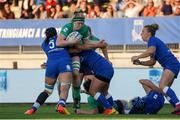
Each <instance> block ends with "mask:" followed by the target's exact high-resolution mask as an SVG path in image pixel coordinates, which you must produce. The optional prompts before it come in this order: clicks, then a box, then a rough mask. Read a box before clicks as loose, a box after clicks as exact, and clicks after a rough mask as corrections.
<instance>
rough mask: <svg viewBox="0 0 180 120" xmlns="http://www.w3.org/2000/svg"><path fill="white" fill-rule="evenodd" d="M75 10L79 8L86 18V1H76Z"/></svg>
mask: <svg viewBox="0 0 180 120" xmlns="http://www.w3.org/2000/svg"><path fill="white" fill-rule="evenodd" d="M76 8H80V9H81V10H82V11H83V13H84V16H85V17H86V16H87V14H88V7H87V1H86V0H78V1H77V4H76Z"/></svg>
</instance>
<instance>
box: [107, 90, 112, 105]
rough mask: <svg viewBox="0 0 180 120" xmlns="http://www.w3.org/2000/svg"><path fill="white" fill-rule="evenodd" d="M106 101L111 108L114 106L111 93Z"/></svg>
mask: <svg viewBox="0 0 180 120" xmlns="http://www.w3.org/2000/svg"><path fill="white" fill-rule="evenodd" d="M106 100H107V101H108V102H109V103H110V104H111V106H113V104H114V101H113V98H112V96H111V95H110V94H109V93H108V94H107V95H106Z"/></svg>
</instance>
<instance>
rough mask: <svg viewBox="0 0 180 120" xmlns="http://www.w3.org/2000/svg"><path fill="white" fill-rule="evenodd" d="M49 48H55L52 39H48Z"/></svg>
mask: <svg viewBox="0 0 180 120" xmlns="http://www.w3.org/2000/svg"><path fill="white" fill-rule="evenodd" d="M49 48H50V49H53V48H55V44H54V40H50V42H49Z"/></svg>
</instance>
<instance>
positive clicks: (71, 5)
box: [0, 0, 180, 20]
mask: <svg viewBox="0 0 180 120" xmlns="http://www.w3.org/2000/svg"><path fill="white" fill-rule="evenodd" d="M13 1H14V0H0V20H5V19H61V18H71V17H72V15H73V13H74V11H75V10H76V9H77V8H80V9H82V11H84V15H85V16H86V18H92V19H93V18H132V17H141V16H142V17H152V16H179V15H180V0H18V5H17V6H16V8H18V9H19V11H13V8H14V7H15V5H14V2H13ZM18 14H19V15H18Z"/></svg>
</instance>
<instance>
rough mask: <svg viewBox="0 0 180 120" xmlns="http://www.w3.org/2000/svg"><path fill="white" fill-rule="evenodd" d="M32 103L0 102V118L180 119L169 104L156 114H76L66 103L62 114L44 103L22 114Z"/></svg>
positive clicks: (82, 119) (87, 119) (85, 106)
mask: <svg viewBox="0 0 180 120" xmlns="http://www.w3.org/2000/svg"><path fill="white" fill-rule="evenodd" d="M31 105H32V104H0V119H64V120H68V119H71V120H73V119H76V120H78V119H81V120H85V119H86V120H92V119H95V120H100V119H101V120H103V119H106V120H109V119H111V120H117V119H121V120H122V119H132V120H133V119H142V120H145V119H148V120H151V119H163V120H164V119H169V120H170V119H180V115H171V114H170V112H171V111H172V110H173V109H172V107H171V106H170V105H165V106H164V107H163V109H162V110H161V111H160V112H159V113H158V114H157V115H109V116H105V115H102V114H101V115H76V114H74V112H73V108H72V104H68V105H67V107H68V110H69V111H70V112H71V115H68V116H67V115H62V114H59V113H57V112H55V106H56V105H55V104H45V105H43V106H41V108H40V109H39V110H38V111H37V112H36V113H35V114H34V115H31V116H28V115H24V112H25V111H26V110H27V109H29V108H30V107H31ZM82 108H83V109H88V106H87V104H83V105H82Z"/></svg>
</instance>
